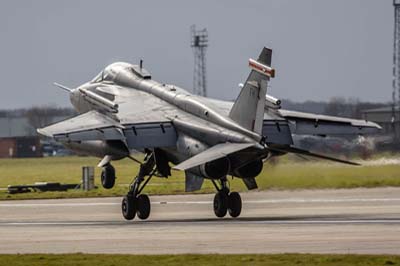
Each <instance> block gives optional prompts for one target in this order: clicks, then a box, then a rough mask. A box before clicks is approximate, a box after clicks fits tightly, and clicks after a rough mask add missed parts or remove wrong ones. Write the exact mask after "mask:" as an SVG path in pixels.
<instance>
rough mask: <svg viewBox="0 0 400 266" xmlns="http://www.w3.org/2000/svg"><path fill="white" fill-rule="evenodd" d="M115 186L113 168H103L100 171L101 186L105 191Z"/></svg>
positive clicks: (109, 165) (107, 165) (106, 166)
mask: <svg viewBox="0 0 400 266" xmlns="http://www.w3.org/2000/svg"><path fill="white" fill-rule="evenodd" d="M114 184H115V168H114V167H113V166H112V165H111V164H110V163H108V164H106V165H105V166H103V169H102V171H101V185H102V186H103V187H104V188H105V189H110V188H113V187H114Z"/></svg>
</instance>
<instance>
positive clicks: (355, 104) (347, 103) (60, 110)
mask: <svg viewBox="0 0 400 266" xmlns="http://www.w3.org/2000/svg"><path fill="white" fill-rule="evenodd" d="M385 106H390V103H371V102H362V101H359V100H357V99H345V98H340V97H335V98H332V99H331V100H330V101H328V102H318V101H306V102H293V101H291V100H286V99H284V100H282V108H284V109H289V110H295V111H302V112H311V113H318V114H326V115H334V116H344V117H350V118H361V111H363V110H367V109H373V108H380V107H385ZM75 114H76V111H75V110H74V109H73V108H70V107H56V106H38V107H31V108H22V109H13V110H0V117H27V118H28V119H29V122H30V123H31V124H32V125H33V126H35V127H39V126H43V125H46V123H49V122H50V121H51V120H53V119H54V118H55V117H70V116H73V115H75Z"/></svg>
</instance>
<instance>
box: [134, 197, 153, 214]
mask: <svg viewBox="0 0 400 266" xmlns="http://www.w3.org/2000/svg"><path fill="white" fill-rule="evenodd" d="M150 210H151V207H150V199H149V196H147V195H146V194H141V195H139V196H138V197H137V216H138V217H139V218H140V219H142V220H146V219H147V218H149V215H150Z"/></svg>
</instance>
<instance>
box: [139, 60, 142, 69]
mask: <svg viewBox="0 0 400 266" xmlns="http://www.w3.org/2000/svg"><path fill="white" fill-rule="evenodd" d="M139 67H140V70H142V68H143V60H142V59H140V64H139Z"/></svg>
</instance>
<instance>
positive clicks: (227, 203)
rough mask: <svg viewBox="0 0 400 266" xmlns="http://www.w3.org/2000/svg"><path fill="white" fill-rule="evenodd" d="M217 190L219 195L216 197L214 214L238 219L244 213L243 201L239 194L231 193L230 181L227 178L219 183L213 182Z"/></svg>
mask: <svg viewBox="0 0 400 266" xmlns="http://www.w3.org/2000/svg"><path fill="white" fill-rule="evenodd" d="M211 181H212V182H213V184H214V186H215V188H216V189H217V191H218V192H217V193H216V194H215V197H214V204H213V206H214V213H215V215H216V216H217V217H219V218H222V217H225V215H226V213H227V212H229V215H230V216H231V217H233V218H235V217H238V216H239V215H240V213H241V211H242V199H241V197H240V195H239V193H237V192H230V191H229V187H228V184H227V183H228V180H227V179H226V177H224V178H222V179H220V180H219V183H220V184H219V185H218V184H217V181H215V180H211Z"/></svg>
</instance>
